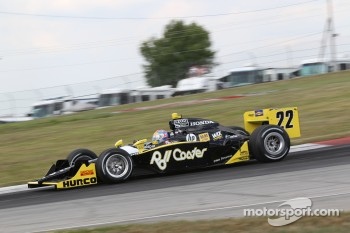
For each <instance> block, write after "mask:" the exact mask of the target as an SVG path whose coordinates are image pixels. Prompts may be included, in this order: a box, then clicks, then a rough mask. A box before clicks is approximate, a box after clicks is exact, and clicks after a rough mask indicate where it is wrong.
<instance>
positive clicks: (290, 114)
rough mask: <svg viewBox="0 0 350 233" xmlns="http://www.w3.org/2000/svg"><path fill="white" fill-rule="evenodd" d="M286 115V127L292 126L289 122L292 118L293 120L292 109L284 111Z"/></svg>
mask: <svg viewBox="0 0 350 233" xmlns="http://www.w3.org/2000/svg"><path fill="white" fill-rule="evenodd" d="M286 117H287V118H288V121H287V124H286V128H287V129H289V128H293V127H294V126H293V125H292V124H291V122H292V120H293V110H288V111H286Z"/></svg>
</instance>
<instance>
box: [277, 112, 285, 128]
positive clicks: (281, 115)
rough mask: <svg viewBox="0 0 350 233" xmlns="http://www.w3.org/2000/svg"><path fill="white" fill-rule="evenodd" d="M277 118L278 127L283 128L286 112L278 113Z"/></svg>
mask: <svg viewBox="0 0 350 233" xmlns="http://www.w3.org/2000/svg"><path fill="white" fill-rule="evenodd" d="M276 118H278V119H279V120H278V123H277V125H279V126H281V125H282V122H283V119H284V112H276Z"/></svg>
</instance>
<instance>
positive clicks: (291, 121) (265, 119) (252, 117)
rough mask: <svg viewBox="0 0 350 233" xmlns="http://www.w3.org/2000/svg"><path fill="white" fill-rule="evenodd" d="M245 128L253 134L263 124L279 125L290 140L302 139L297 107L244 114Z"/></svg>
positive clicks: (268, 109)
mask: <svg viewBox="0 0 350 233" xmlns="http://www.w3.org/2000/svg"><path fill="white" fill-rule="evenodd" d="M243 116H244V128H245V129H246V130H247V131H248V132H249V133H252V132H253V131H254V130H255V129H256V128H258V127H259V126H260V125H263V124H269V125H279V126H281V127H282V128H284V129H285V130H286V132H287V133H288V135H289V137H290V138H297V137H300V124H299V114H298V108H297V107H287V108H267V109H261V110H255V111H248V112H245V113H244V115H243Z"/></svg>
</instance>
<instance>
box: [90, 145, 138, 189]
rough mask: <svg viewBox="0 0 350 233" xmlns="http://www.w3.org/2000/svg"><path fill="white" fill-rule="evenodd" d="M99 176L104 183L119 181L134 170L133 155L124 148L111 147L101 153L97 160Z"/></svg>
mask: <svg viewBox="0 0 350 233" xmlns="http://www.w3.org/2000/svg"><path fill="white" fill-rule="evenodd" d="M96 171H97V176H98V178H99V179H100V180H101V181H102V182H104V183H119V182H122V181H124V180H126V179H127V178H128V177H129V176H130V175H131V173H132V171H133V161H132V159H131V156H130V155H129V154H128V153H127V152H126V151H124V150H121V149H117V148H111V149H107V150H105V151H104V152H102V153H101V155H100V156H99V157H98V159H97V161H96Z"/></svg>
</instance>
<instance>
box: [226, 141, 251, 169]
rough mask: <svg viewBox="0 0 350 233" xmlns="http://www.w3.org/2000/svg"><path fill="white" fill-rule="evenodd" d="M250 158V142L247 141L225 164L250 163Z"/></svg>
mask: <svg viewBox="0 0 350 233" xmlns="http://www.w3.org/2000/svg"><path fill="white" fill-rule="evenodd" d="M249 159H250V158H249V149H248V141H245V142H244V143H243V145H242V146H241V148H239V150H238V151H237V152H236V153H235V154H234V156H232V157H231V158H230V159H229V160H228V161H227V162H226V163H225V164H231V163H238V162H242V161H248V160H249Z"/></svg>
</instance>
